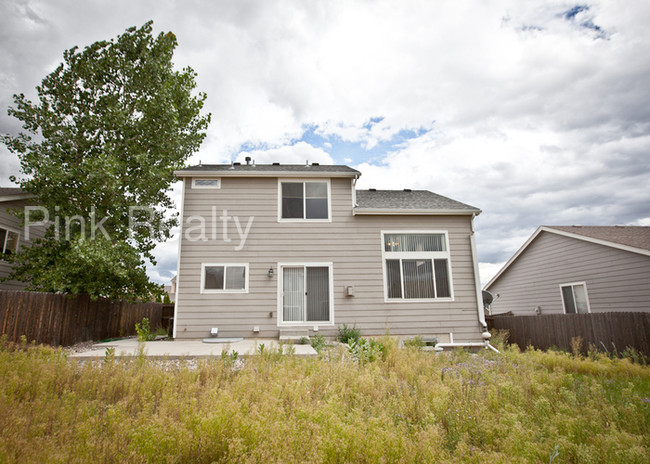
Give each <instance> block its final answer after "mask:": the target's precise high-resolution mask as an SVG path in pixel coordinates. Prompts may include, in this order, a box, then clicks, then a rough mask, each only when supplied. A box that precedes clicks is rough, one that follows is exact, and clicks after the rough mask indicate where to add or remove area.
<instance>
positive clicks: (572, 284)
mask: <svg viewBox="0 0 650 464" xmlns="http://www.w3.org/2000/svg"><path fill="white" fill-rule="evenodd" d="M575 285H582V286H584V287H585V298H586V299H587V314H591V303H589V292H588V291H587V282H585V281H583V282H570V283H568V284H560V300H561V301H562V310H563V311H564V314H573V313H567V312H566V305H565V304H564V295H563V294H562V288H564V287H571V293H572V294H573V304H574V305H576V301H575V300H576V294H575V292H574V291H573V287H574V286H575ZM575 314H584V313H578V307H577V305H576V312H575Z"/></svg>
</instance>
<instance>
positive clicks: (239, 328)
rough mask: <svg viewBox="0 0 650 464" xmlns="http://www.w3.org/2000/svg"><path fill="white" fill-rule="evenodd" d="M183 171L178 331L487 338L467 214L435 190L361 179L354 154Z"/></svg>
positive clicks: (186, 334)
mask: <svg viewBox="0 0 650 464" xmlns="http://www.w3.org/2000/svg"><path fill="white" fill-rule="evenodd" d="M175 174H176V176H177V177H179V178H181V179H182V180H183V181H184V189H183V200H182V215H181V219H182V221H181V232H180V233H181V238H180V241H179V267H178V274H177V282H176V284H177V292H176V307H175V317H174V337H176V338H203V337H207V336H208V335H209V334H210V331H211V329H212V328H218V333H219V336H223V337H256V336H258V337H267V338H268V337H272V338H276V337H281V338H284V337H297V336H302V335H304V336H310V335H314V334H315V333H316V332H318V333H322V334H323V335H326V336H334V335H336V333H337V329H338V328H339V327H340V326H341V325H342V324H344V323H345V324H347V325H348V326H356V327H357V328H358V329H360V330H361V333H362V335H383V334H390V335H403V336H415V335H422V336H426V337H436V338H437V339H438V340H439V341H440V342H447V343H449V342H463V343H476V342H481V340H482V338H481V333H482V332H483V325H484V323H485V322H484V318H483V308H482V303H481V298H480V284H479V282H480V280H479V277H478V266H477V260H476V251H475V246H474V237H473V229H472V220H473V217H474V216H476V215H477V214H479V213H480V210H479V209H477V208H474V207H472V206H468V205H465V204H463V203H459V202H457V201H454V200H451V199H449V198H445V197H443V196H440V195H436V194H435V193H431V192H428V191H411V190H404V191H379V190H374V189H371V190H363V191H356V190H355V184H356V181H357V179H358V178H359V176H360V173H359V172H358V171H356V170H354V169H352V168H349V167H347V166H320V165H318V164H317V163H313V164H306V165H280V164H279V163H274V164H272V165H255V164H254V163H253V164H248V162H247V164H244V165H241V164H239V163H234V164H231V165H199V166H193V167H188V168H186V169H182V170H179V171H176V172H175Z"/></svg>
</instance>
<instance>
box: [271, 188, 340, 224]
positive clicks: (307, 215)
mask: <svg viewBox="0 0 650 464" xmlns="http://www.w3.org/2000/svg"><path fill="white" fill-rule="evenodd" d="M280 193H281V201H282V203H281V205H280V208H281V214H280V217H281V218H282V219H329V195H328V183H327V182H309V181H305V182H295V181H283V182H281V183H280Z"/></svg>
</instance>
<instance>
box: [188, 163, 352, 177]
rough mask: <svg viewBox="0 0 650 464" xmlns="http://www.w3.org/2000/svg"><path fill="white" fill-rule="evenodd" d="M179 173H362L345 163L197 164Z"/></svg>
mask: <svg viewBox="0 0 650 464" xmlns="http://www.w3.org/2000/svg"><path fill="white" fill-rule="evenodd" d="M176 172H177V173H183V172H205V173H208V172H222V173H224V174H228V173H231V172H236V173H243V172H250V173H255V172H268V173H282V172H292V173H295V172H299V173H303V172H304V173H305V174H307V173H309V172H318V173H349V174H350V176H351V177H353V176H355V175H357V176H359V175H361V173H360V172H359V171H357V170H356V169H352V168H351V167H348V166H343V165H327V164H325V165H323V164H315V163H312V164H309V165H307V164H255V165H253V164H235V165H232V164H199V165H197V166H188V167H186V168H184V169H179V170H178V171H176Z"/></svg>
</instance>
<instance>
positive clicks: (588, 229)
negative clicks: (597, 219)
mask: <svg viewBox="0 0 650 464" xmlns="http://www.w3.org/2000/svg"><path fill="white" fill-rule="evenodd" d="M546 227H547V228H548V229H555V230H560V231H563V232H569V233H571V234H576V235H582V236H584V237H589V238H595V239H597V240H605V241H607V242H612V243H618V244H619V245H627V246H630V247H634V248H639V249H641V250H650V227H643V226H546Z"/></svg>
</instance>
